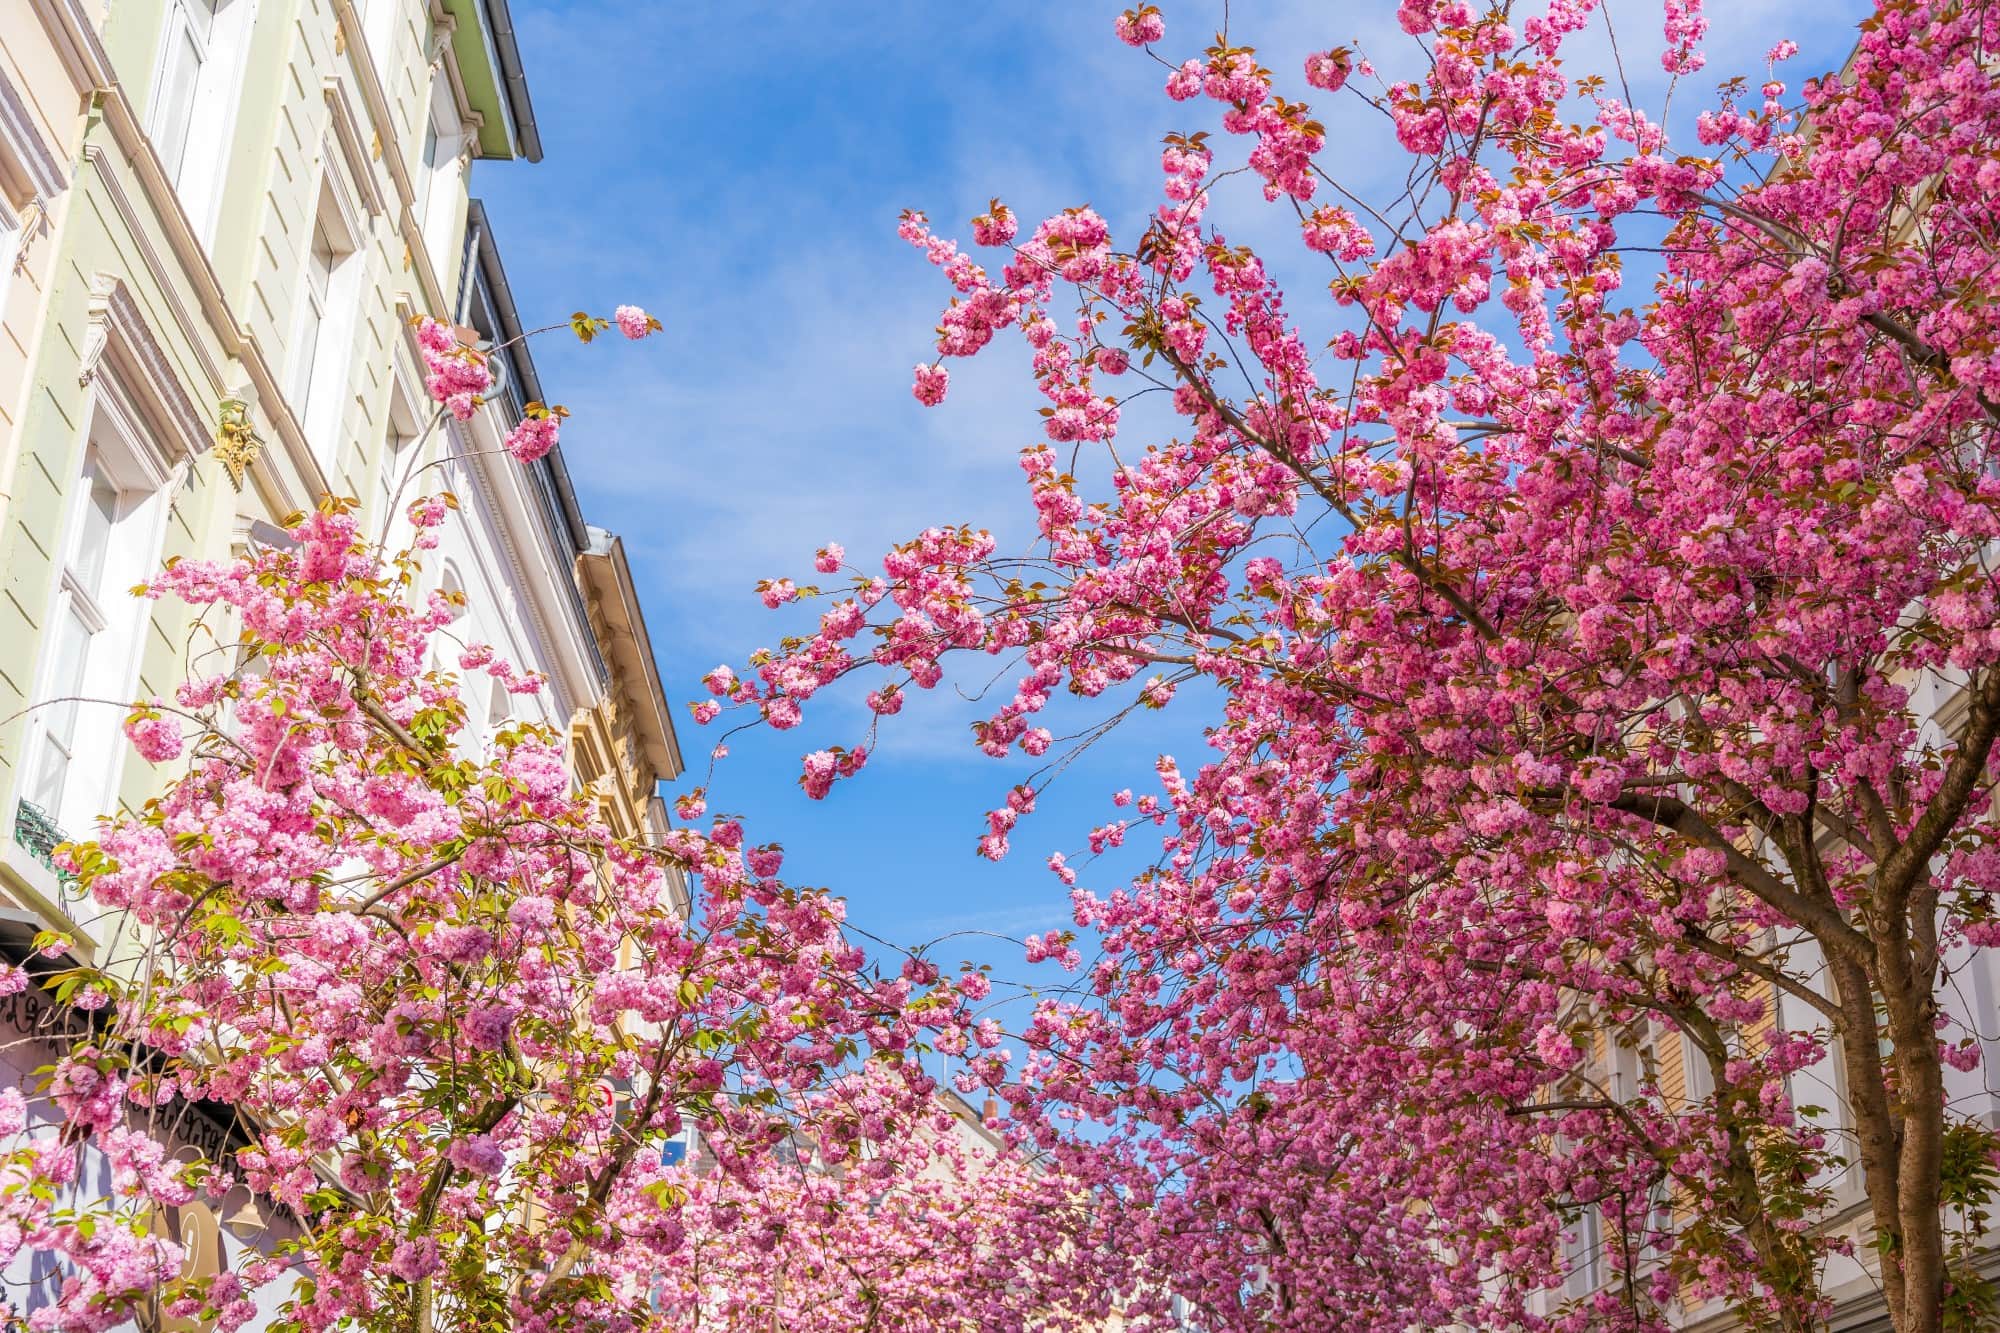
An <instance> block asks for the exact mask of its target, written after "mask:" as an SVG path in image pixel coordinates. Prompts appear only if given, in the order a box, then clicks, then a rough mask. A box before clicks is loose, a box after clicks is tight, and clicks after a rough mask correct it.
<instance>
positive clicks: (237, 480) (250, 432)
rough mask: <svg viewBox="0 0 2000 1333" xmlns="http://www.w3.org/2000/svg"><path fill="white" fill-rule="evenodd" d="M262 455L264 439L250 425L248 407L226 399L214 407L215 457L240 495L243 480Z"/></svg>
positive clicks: (237, 400)
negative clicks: (227, 471) (225, 469)
mask: <svg viewBox="0 0 2000 1333" xmlns="http://www.w3.org/2000/svg"><path fill="white" fill-rule="evenodd" d="M263 452H264V437H263V436H261V435H259V434H258V433H257V428H256V427H255V426H254V425H252V424H251V423H250V404H249V403H247V402H245V401H244V400H243V399H241V398H225V399H223V400H222V401H221V402H220V403H218V404H217V405H216V419H215V456H216V457H217V458H218V459H220V460H222V466H223V467H225V468H227V469H228V470H229V484H230V485H232V486H234V487H235V488H236V489H237V490H238V491H239V492H240V491H242V489H243V478H244V476H245V475H246V474H247V473H248V472H249V471H250V469H251V468H252V467H253V466H255V465H256V462H257V456H258V455H259V454H261V453H263Z"/></svg>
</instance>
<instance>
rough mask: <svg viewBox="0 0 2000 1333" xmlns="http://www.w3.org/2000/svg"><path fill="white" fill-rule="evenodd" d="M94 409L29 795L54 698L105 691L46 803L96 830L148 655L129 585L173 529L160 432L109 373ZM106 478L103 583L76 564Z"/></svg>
mask: <svg viewBox="0 0 2000 1333" xmlns="http://www.w3.org/2000/svg"><path fill="white" fill-rule="evenodd" d="M92 388H93V393H92V400H91V403H90V410H89V411H88V413H87V416H86V425H85V427H84V433H83V438H82V440H81V442H80V445H81V448H80V453H81V455H82V462H81V463H80V464H79V466H78V468H77V470H76V472H75V474H73V476H72V479H71V487H70V491H69V493H68V494H67V495H66V496H65V497H64V499H65V506H64V515H63V526H62V531H61V533H60V535H59V536H58V538H57V541H58V547H57V549H58V550H59V551H60V552H61V555H60V556H59V558H58V559H57V561H56V567H55V569H54V570H53V571H52V575H51V580H50V590H49V599H48V606H49V614H48V615H47V616H46V617H45V619H44V633H43V635H42V645H41V652H40V661H39V662H38V664H37V667H36V671H35V699H36V701H37V704H38V705H39V706H38V707H37V708H36V709H35V710H34V714H33V721H32V723H31V725H30V728H29V734H28V738H27V743H26V745H25V746H24V747H23V749H24V758H25V759H26V763H25V764H24V765H23V768H22V793H21V799H23V800H32V801H35V803H36V804H37V805H38V806H41V805H42V802H41V801H39V800H35V798H37V797H41V796H44V795H45V792H44V785H45V774H46V772H47V768H48V764H49V762H50V747H51V746H52V745H54V744H55V741H54V739H53V737H52V736H51V735H50V727H51V725H52V723H53V722H54V721H55V720H56V718H58V717H59V716H61V713H59V712H58V711H57V710H56V708H54V707H51V706H50V701H51V700H54V699H59V698H64V697H68V696H72V695H82V696H85V697H88V698H92V699H100V700H106V701H108V702H105V703H95V704H80V705H76V706H75V707H74V711H73V719H74V722H73V729H72V731H71V734H70V737H69V742H70V743H69V753H68V756H67V762H66V763H65V765H64V772H63V774H62V777H61V785H60V789H59V791H58V793H57V795H56V798H55V799H54V801H53V802H51V803H50V804H52V805H53V808H47V807H43V808H44V812H45V813H46V814H47V815H48V817H49V818H50V819H52V820H54V821H55V822H56V823H57V824H58V825H59V826H61V827H62V829H63V830H64V831H65V832H66V833H69V834H71V835H73V836H83V835H85V834H88V833H89V832H90V831H91V829H92V828H93V827H94V822H95V819H96V817H97V816H99V815H102V814H108V813H110V812H111V810H112V807H113V805H114V804H115V802H116V799H117V780H118V775H119V773H120V771H121V770H122V768H123V762H124V758H125V754H126V748H125V746H124V744H123V743H122V742H121V741H120V740H119V739H118V727H119V724H120V722H121V721H122V719H123V713H122V711H121V710H120V709H119V708H118V704H119V703H120V702H122V701H129V700H130V698H131V697H132V693H133V691H134V690H135V689H136V688H137V685H138V679H139V661H140V658H141V656H142V655H143V653H144V649H145V629H146V625H147V623H148V620H149V615H148V611H147V607H146V605H145V604H143V603H141V602H140V601H139V600H138V599H136V598H132V597H129V596H126V595H125V590H126V589H127V588H129V587H130V586H131V585H132V584H134V583H136V582H138V581H139V580H140V579H142V578H144V577H145V576H146V575H147V574H148V573H150V572H151V570H152V567H153V565H154V564H156V563H157V561H158V558H159V553H160V549H161V546H162V544H163V538H164V535H165V529H166V513H167V509H168V507H169V504H170V499H171V497H170V491H171V483H172V478H173V470H172V469H171V467H170V466H169V465H168V463H167V461H166V459H165V457H164V455H162V454H161V453H160V452H159V451H158V450H157V449H156V448H155V447H154V446H153V445H152V444H151V442H150V438H149V437H150V435H151V432H150V431H148V429H147V427H146V425H145V423H144V421H143V420H142V418H141V417H140V415H139V414H138V412H137V411H136V410H135V408H134V406H133V404H132V403H131V401H130V400H129V399H128V398H127V397H126V396H125V394H124V392H123V391H122V389H121V388H120V387H119V386H117V385H115V384H114V383H112V382H110V381H109V380H108V379H99V380H98V381H96V382H95V383H94V384H93V386H92ZM93 475H95V476H101V477H103V478H104V479H105V480H106V481H107V482H108V483H109V484H110V486H111V487H112V488H113V490H114V491H115V493H116V496H117V500H116V509H115V513H114V514H113V517H112V519H111V526H110V529H109V532H108V533H107V535H106V550H105V560H104V564H103V566H102V568H101V570H100V572H99V573H98V575H97V578H96V580H95V581H96V584H97V587H96V588H95V589H91V588H87V587H85V586H83V581H82V579H81V578H80V577H79V574H78V570H77V567H76V555H77V545H78V542H79V540H80V539H81V536H82V533H83V523H82V517H83V509H84V506H85V505H86V504H88V503H89V502H90V495H91V492H90V490H89V489H88V487H87V485H86V484H85V480H86V478H88V477H90V476H93ZM71 614H76V615H77V618H78V619H79V620H81V621H82V622H83V623H84V624H85V625H86V626H87V628H88V632H89V640H88V642H87V644H86V647H85V651H84V654H83V659H82V661H81V662H80V663H79V665H78V667H77V674H76V678H75V679H73V680H65V681H53V680H51V679H50V675H51V674H52V673H53V672H54V670H55V669H56V666H57V656H58V651H59V645H60V642H61V631H60V630H59V629H58V626H59V625H62V624H63V623H64V622H65V621H66V619H67V617H68V616H70V615H71Z"/></svg>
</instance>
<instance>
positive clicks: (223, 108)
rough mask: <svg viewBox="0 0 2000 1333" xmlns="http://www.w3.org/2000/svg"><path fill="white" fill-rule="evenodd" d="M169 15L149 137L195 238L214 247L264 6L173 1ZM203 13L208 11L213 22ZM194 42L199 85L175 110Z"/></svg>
mask: <svg viewBox="0 0 2000 1333" xmlns="http://www.w3.org/2000/svg"><path fill="white" fill-rule="evenodd" d="M166 11H167V14H166V22H165V23H163V24H162V25H161V32H160V47H159V51H158V53H157V54H156V55H155V57H154V62H153V68H154V70H155V71H156V74H155V78H154V80H153V97H152V105H151V107H150V108H149V110H148V112H147V115H146V126H147V134H148V136H149V137H150V138H151V140H152V142H153V146H154V151H155V152H156V153H157V154H158V155H159V158H160V165H161V167H162V168H163V169H164V170H165V171H166V173H167V179H168V180H170V181H172V182H173V183H174V189H175V192H176V193H177V194H179V196H180V200H181V208H182V209H183V210H184V211H185V212H186V213H187V216H188V220H189V221H190V222H191V223H192V224H193V225H194V229H195V234H196V235H197V236H199V237H200V238H201V239H202V241H203V242H204V243H206V242H210V241H213V240H214V239H215V229H216V226H217V225H218V223H219V222H220V220H221V210H222V182H223V178H224V176H225V174H226V169H227V166H228V161H227V150H228V145H229V143H230V142H231V140H232V138H233V137H234V130H235V124H236V112H237V108H238V106H239V105H240V104H241V103H242V100H243V99H242V85H243V77H244V72H245V70H246V69H247V68H248V65H249V60H248V56H249V51H250V37H251V32H252V29H253V28H254V27H255V24H256V21H257V0H168V3H167V5H166ZM197 11H203V12H205V13H206V15H207V17H206V19H203V18H201V17H199V16H198V13H197ZM189 35H192V36H193V37H194V38H195V39H196V48H197V50H198V52H199V55H198V56H197V58H196V63H195V72H194V81H193V85H192V86H191V87H190V88H188V89H187V91H186V102H185V105H182V106H175V105H172V104H170V88H169V82H170V81H169V80H168V78H167V70H168V68H169V62H170V60H171V59H172V57H173V56H174V54H175V53H176V51H177V50H178V49H179V44H180V42H181V40H182V38H183V37H184V36H189ZM170 132H171V134H172V135H173V136H174V138H175V139H177V140H178V142H179V145H180V147H179V152H178V154H176V155H173V156H170V154H169V151H168V145H169V143H170V142H172V141H173V140H172V139H170V138H169V133H170Z"/></svg>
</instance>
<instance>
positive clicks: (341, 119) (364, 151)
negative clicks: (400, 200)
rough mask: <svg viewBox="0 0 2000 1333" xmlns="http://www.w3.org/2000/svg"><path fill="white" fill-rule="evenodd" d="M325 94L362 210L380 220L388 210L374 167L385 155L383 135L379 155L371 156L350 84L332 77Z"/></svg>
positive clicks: (328, 80)
mask: <svg viewBox="0 0 2000 1333" xmlns="http://www.w3.org/2000/svg"><path fill="white" fill-rule="evenodd" d="M322 91H323V92H324V93H325V94H326V107H327V111H328V112H329V113H330V119H331V121H332V124H333V134H332V138H333V141H334V142H335V143H336V144H337V145H339V148H340V156H341V157H342V158H344V159H345V160H346V163H347V170H346V172H345V173H344V174H345V175H346V177H347V179H348V180H349V181H350V182H352V184H353V186H354V190H355V193H356V194H358V195H360V204H361V207H362V208H363V209H365V210H366V211H367V212H368V214H369V215H370V216H372V217H379V216H381V215H382V213H384V212H385V211H387V205H386V204H385V202H384V201H383V198H382V190H381V188H380V185H379V184H378V182H377V181H376V179H375V168H374V165H373V164H374V161H375V159H376V158H379V157H380V155H381V148H380V144H381V136H380V134H379V133H378V134H377V136H376V140H375V143H376V148H375V152H374V155H373V156H371V155H370V152H369V147H368V145H367V144H364V143H363V142H362V140H361V127H360V124H359V122H358V121H357V120H356V119H355V115H354V104H353V101H352V100H351V99H350V98H349V97H348V94H347V83H346V81H345V80H343V79H342V78H341V77H340V76H339V75H337V74H329V75H328V76H327V78H326V82H325V84H324V85H323V86H322Z"/></svg>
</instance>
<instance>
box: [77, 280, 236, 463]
mask: <svg viewBox="0 0 2000 1333" xmlns="http://www.w3.org/2000/svg"><path fill="white" fill-rule="evenodd" d="M85 318H86V320H87V322H88V327H87V328H86V329H85V331H84V337H83V352H82V355H81V357H80V358H79V365H78V367H77V383H78V384H80V385H82V386H84V387H85V388H88V387H90V386H91V384H92V383H93V382H94V381H95V380H96V379H97V377H98V374H99V373H100V371H102V370H103V368H104V365H105V363H106V361H107V360H109V361H110V362H112V368H113V373H114V376H115V378H116V379H117V381H118V382H119V384H120V385H121V386H122V387H123V388H124V389H125V390H126V392H127V393H130V394H137V395H140V396H142V397H143V398H145V399H147V400H150V401H147V402H144V403H141V404H140V405H139V406H140V410H141V411H142V412H145V413H146V414H147V415H150V416H152V417H154V418H157V420H156V422H155V424H156V425H157V426H160V427H164V428H167V429H169V430H171V431H172V432H173V433H174V434H175V435H176V436H177V437H178V440H179V444H180V446H181V448H180V452H181V454H182V455H183V456H186V457H190V458H191V457H194V456H195V455H197V454H199V453H201V452H203V451H204V450H206V449H207V448H208V445H209V438H208V423H207V422H206V421H205V420H204V419H203V417H202V414H201V413H200V412H199V411H197V410H196V408H195V405H194V400H193V399H192V398H190V397H189V396H188V392H187V390H186V389H185V388H183V387H182V385H181V382H180V380H179V379H178V378H176V377H175V375H174V371H173V366H172V364H171V363H170V362H168V360H167V357H166V353H165V352H163V351H161V350H160V343H159V340H158V339H157V338H155V337H154V336H153V330H152V328H151V326H149V325H148V324H147V323H146V318H145V316H144V314H142V313H141V312H140V310H139V305H138V302H136V301H134V300H133V299H132V293H131V292H130V291H129V290H128V289H127V288H126V286H125V284H124V283H123V282H122V281H121V280H119V279H118V278H117V277H116V276H114V275H112V274H109V273H100V274H98V275H97V277H96V278H95V279H93V280H92V281H91V284H90V299H89V302H88V303H87V305H86V306H85ZM148 409H150V411H148ZM140 433H141V435H142V436H145V437H146V438H145V441H144V442H145V443H146V444H147V445H149V446H152V447H155V448H157V444H156V442H155V441H153V440H152V439H151V436H150V432H143V431H142V432H140ZM163 470H164V468H163Z"/></svg>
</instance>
